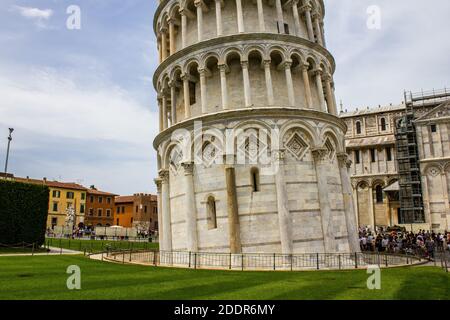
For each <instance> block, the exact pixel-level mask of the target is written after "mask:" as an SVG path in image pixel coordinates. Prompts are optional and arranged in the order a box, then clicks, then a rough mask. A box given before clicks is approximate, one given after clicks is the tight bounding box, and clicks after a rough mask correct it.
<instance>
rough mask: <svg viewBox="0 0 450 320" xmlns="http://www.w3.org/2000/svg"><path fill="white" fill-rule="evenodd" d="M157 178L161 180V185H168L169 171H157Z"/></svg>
mask: <svg viewBox="0 0 450 320" xmlns="http://www.w3.org/2000/svg"><path fill="white" fill-rule="evenodd" d="M158 174H159V178H160V180H161V183H168V182H169V170H167V169H161V170H159V171H158Z"/></svg>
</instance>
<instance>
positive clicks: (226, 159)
mask: <svg viewBox="0 0 450 320" xmlns="http://www.w3.org/2000/svg"><path fill="white" fill-rule="evenodd" d="M223 164H225V165H227V166H233V165H235V164H236V155H235V154H232V153H228V154H224V155H223Z"/></svg>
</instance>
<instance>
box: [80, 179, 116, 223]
mask: <svg viewBox="0 0 450 320" xmlns="http://www.w3.org/2000/svg"><path fill="white" fill-rule="evenodd" d="M116 196H117V195H115V194H113V193H109V192H104V191H100V190H97V189H96V188H95V187H94V186H91V187H90V188H89V189H88V190H87V199H86V216H85V225H86V226H91V227H110V226H112V225H114V210H115V205H114V204H115V197H116Z"/></svg>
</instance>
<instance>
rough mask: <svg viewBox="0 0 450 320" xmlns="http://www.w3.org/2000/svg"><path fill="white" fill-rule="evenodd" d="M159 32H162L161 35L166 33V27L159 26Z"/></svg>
mask: <svg viewBox="0 0 450 320" xmlns="http://www.w3.org/2000/svg"><path fill="white" fill-rule="evenodd" d="M159 33H162V34H163V35H165V34H166V33H167V27H166V26H162V27H161V28H159Z"/></svg>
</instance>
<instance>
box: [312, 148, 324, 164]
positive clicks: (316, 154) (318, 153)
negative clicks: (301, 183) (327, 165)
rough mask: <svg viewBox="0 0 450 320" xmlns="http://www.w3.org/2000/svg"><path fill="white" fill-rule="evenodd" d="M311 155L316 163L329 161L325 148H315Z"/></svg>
mask: <svg viewBox="0 0 450 320" xmlns="http://www.w3.org/2000/svg"><path fill="white" fill-rule="evenodd" d="M311 153H312V156H313V158H314V161H315V162H322V161H325V160H326V159H327V156H328V149H327V148H325V147H319V148H313V149H311Z"/></svg>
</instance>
